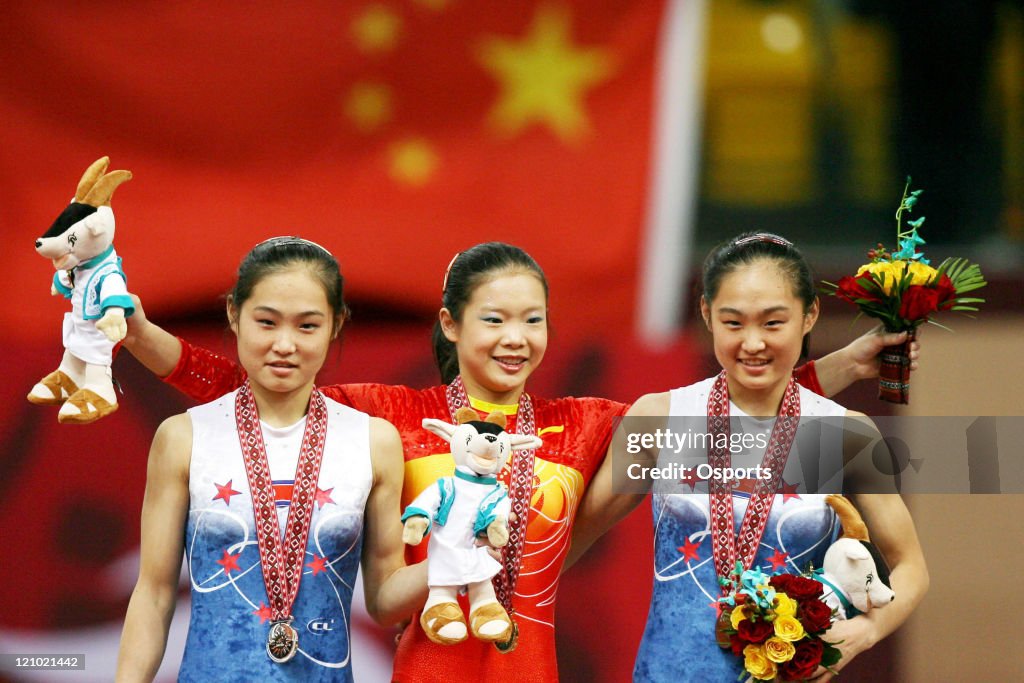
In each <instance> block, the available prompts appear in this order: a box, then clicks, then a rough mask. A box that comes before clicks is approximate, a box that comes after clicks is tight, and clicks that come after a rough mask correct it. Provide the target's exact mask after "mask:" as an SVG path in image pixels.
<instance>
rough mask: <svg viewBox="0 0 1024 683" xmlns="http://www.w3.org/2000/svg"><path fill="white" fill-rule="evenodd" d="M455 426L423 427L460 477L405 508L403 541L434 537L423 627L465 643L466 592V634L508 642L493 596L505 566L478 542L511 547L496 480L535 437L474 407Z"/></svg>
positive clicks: (507, 624) (449, 641)
mask: <svg viewBox="0 0 1024 683" xmlns="http://www.w3.org/2000/svg"><path fill="white" fill-rule="evenodd" d="M455 418H456V422H457V423H458V424H457V425H451V424H448V423H447V422H442V421H441V420H432V419H425V420H423V427H424V428H425V429H427V430H429V431H431V432H433V433H434V434H437V435H438V436H440V437H441V438H443V439H444V440H446V441H448V442H449V443H450V444H451V451H452V458H453V459H454V460H455V476H452V477H442V478H441V479H438V480H437V483H436V485H434V486H428V487H427V488H426V489H425V490H424V491H423V492H422V493H420V495H419V496H417V497H416V499H415V500H413V501H412V503H411V504H410V505H409V507H407V508H406V509H405V513H404V514H403V515H402V521H403V522H404V524H405V528H404V531H403V534H402V540H403V541H405V542H406V543H408V544H409V545H418V544H419V543H420V541H422V540H423V538H424V537H425V536H427V535H428V534H429V536H430V541H429V545H428V546H427V584H428V585H429V586H430V595H429V596H428V597H427V602H426V604H425V605H424V607H423V614H422V615H421V617H420V625H421V626H422V627H423V630H424V632H426V634H427V637H429V638H430V639H431V640H432V641H434V642H435V643H440V644H442V645H454V644H455V643H459V642H461V641H463V640H465V639H466V637H467V626H466V619H465V616H464V615H463V613H462V608H461V607H459V603H458V600H457V596H458V593H459V590H460V589H462V588H463V587H465V588H466V589H467V591H468V593H469V630H470V631H472V633H473V635H474V636H476V637H477V638H479V639H480V640H485V641H491V642H496V641H497V642H505V641H507V640H509V638H510V637H511V635H512V621H511V619H510V618H509V616H508V613H507V612H506V611H505V608H504V607H502V606H501V604H500V603H499V602H498V599H497V598H496V597H495V594H494V587H493V585H492V584H491V579H492V578H493V577H494V575H495V574H497V573H498V572H499V571H500V570H501V563H499V562H498V561H497V560H495V559H494V558H493V557H491V555H490V554H489V553H488V551H487V548H486V547H484V546H481V545H478V544H477V543H476V541H477V537H478V536H480V535H486V537H487V540H488V541H489V542H490V545H491V546H493V547H495V548H500V547H503V546H504V545H505V544H507V543H508V535H509V532H508V516H509V511H510V510H511V502H510V500H509V497H508V493H507V492H506V490H505V486H504V485H502V484H499V483H498V481H497V478H496V475H497V474H498V473H499V472H500V471H501V468H502V467H504V466H505V461H506V460H508V457H509V455H510V454H511V453H512V451H513V450H532V449H535V448H538V447H539V446H540V445H541V444H542V443H543V442H542V441H541V440H540V439H539V438H538V437H536V436H526V435H521V434H509V433H508V432H506V431H505V415H504V414H502V413H500V412H497V411H496V412H492V413H491V414H490V415H488V416H487V419H486V420H480V417H479V416H478V415H477V413H476V411H475V410H473V409H472V408H460V409H459V410H458V412H457V413H456V414H455Z"/></svg>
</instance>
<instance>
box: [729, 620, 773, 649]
mask: <svg viewBox="0 0 1024 683" xmlns="http://www.w3.org/2000/svg"><path fill="white" fill-rule="evenodd" d="M736 635H738V636H739V637H740V638H741V639H743V640H744V641H745V642H747V643H752V644H754V645H757V644H759V643H763V642H764V641H766V640H768V639H769V638H771V637H772V636H773V635H775V627H774V626H772V624H771V622H770V621H764V620H763V619H760V620H758V621H752V620H750V619H744V620H743V621H741V622H740V625H739V627H738V628H737V629H736Z"/></svg>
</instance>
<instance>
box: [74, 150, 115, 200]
mask: <svg viewBox="0 0 1024 683" xmlns="http://www.w3.org/2000/svg"><path fill="white" fill-rule="evenodd" d="M109 165H110V157H100V158H99V159H97V160H96V161H94V162H92V164H90V165H89V168H87V169H85V173H83V174H82V179H81V180H79V181H78V189H76V190H75V201H76V202H78V203H80V204H84V203H86V202H85V197H86V195H87V194H89V190H91V189H92V186H93V185H95V184H96V181H97V180H99V179H100V178H101V177H102V176H103V174H104V173H106V171H107V166H109Z"/></svg>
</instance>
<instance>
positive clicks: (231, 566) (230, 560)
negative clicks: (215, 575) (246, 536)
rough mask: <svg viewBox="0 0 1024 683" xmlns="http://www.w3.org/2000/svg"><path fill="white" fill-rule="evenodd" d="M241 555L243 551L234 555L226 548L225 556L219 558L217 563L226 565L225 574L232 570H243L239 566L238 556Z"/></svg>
mask: <svg viewBox="0 0 1024 683" xmlns="http://www.w3.org/2000/svg"><path fill="white" fill-rule="evenodd" d="M240 555H241V553H239V554H238V555H232V554H231V553H229V552H228V551H227V550H225V551H224V557H222V558H220V559H219V560H217V564H219V565H220V566H222V567H224V573H225V574H228V573H230V572H237V571H241V569H240V568H239V566H238V557H239V556H240Z"/></svg>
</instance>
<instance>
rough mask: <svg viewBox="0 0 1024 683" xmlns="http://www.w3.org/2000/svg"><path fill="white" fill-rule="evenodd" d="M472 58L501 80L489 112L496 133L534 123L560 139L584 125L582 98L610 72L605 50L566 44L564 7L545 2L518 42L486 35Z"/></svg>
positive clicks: (575, 135) (584, 128)
mask: <svg viewBox="0 0 1024 683" xmlns="http://www.w3.org/2000/svg"><path fill="white" fill-rule="evenodd" d="M478 58H479V60H480V62H481V64H482V65H483V66H484V68H485V69H487V70H488V71H490V72H491V73H492V74H493V75H494V77H495V78H497V79H498V81H499V82H500V83H501V89H502V92H501V95H500V97H499V98H498V102H497V103H496V104H495V105H494V107H493V108H492V110H491V112H490V115H489V120H490V123H491V125H492V126H493V127H494V128H495V129H496V130H497V131H498V132H499V133H501V134H503V135H509V136H510V135H514V134H516V133H518V132H520V131H521V130H522V129H523V128H525V127H527V126H528V125H530V124H532V123H538V124H543V125H546V126H548V127H549V128H550V129H551V130H552V132H554V134H555V135H557V136H558V137H559V138H560V139H562V140H563V141H566V142H571V141H576V140H579V139H580V138H581V137H582V136H583V135H584V134H585V133H586V132H587V131H588V130H589V128H590V125H589V122H588V121H587V115H586V111H585V110H584V105H583V97H584V95H585V94H586V91H587V89H588V88H592V87H594V86H595V85H596V84H598V83H600V82H601V81H604V80H606V79H607V78H608V76H609V74H610V73H611V71H612V59H611V56H610V55H609V54H608V51H607V50H601V49H598V48H578V47H576V46H574V45H572V44H571V37H570V35H569V16H568V12H567V11H566V10H564V9H555V8H551V7H547V8H541V9H540V10H538V12H537V15H536V16H535V17H534V20H533V25H532V26H531V27H530V32H529V34H528V35H526V36H525V37H524V38H523V39H522V40H521V41H520V42H514V41H511V40H507V39H505V38H500V37H493V36H492V37H488V38H486V39H485V40H484V42H483V43H482V44H481V46H480V48H479V51H478Z"/></svg>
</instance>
